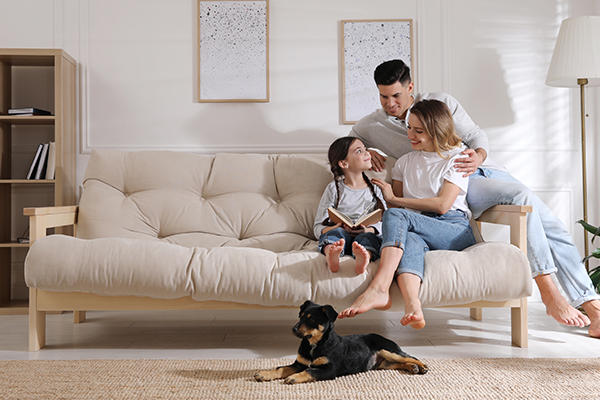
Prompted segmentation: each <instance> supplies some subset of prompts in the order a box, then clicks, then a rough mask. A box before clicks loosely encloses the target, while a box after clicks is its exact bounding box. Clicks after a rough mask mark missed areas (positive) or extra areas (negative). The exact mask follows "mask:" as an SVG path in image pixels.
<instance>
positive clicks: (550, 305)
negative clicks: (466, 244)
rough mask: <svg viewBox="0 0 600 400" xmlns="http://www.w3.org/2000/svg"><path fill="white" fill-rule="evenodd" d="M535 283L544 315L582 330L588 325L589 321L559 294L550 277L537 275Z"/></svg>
mask: <svg viewBox="0 0 600 400" xmlns="http://www.w3.org/2000/svg"><path fill="white" fill-rule="evenodd" d="M535 281H536V283H537V285H538V287H539V288H540V294H541V296H542V302H543V303H544V305H545V306H546V314H548V315H549V316H550V317H552V318H554V319H555V320H557V321H558V322H559V323H561V324H563V325H567V326H578V327H580V328H583V327H584V326H586V325H589V324H590V319H589V318H588V317H586V316H585V315H583V314H582V313H581V312H579V311H577V310H576V309H575V308H573V307H572V306H571V305H570V304H569V302H567V300H566V299H565V298H564V297H563V295H562V294H561V293H560V291H559V290H558V288H557V287H556V285H555V284H554V282H553V281H552V277H551V276H550V275H538V276H536V277H535Z"/></svg>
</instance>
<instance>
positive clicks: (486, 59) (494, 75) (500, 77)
mask: <svg viewBox="0 0 600 400" xmlns="http://www.w3.org/2000/svg"><path fill="white" fill-rule="evenodd" d="M473 60H474V61H475V65H473V66H472V68H471V71H472V74H471V79H470V84H469V85H468V89H467V90H465V93H466V96H467V98H468V99H471V100H469V106H468V108H467V106H466V105H465V109H466V110H467V112H468V113H469V115H470V116H471V118H473V120H474V121H475V123H476V124H478V125H479V126H480V127H481V128H482V129H483V130H485V129H488V128H493V127H505V126H510V125H512V124H514V123H515V111H514V110H513V108H512V104H511V100H510V98H509V96H508V86H507V82H506V81H507V78H506V76H505V73H504V71H503V70H502V68H501V66H500V55H499V54H498V53H497V51H496V50H494V49H477V50H476V51H475V52H474V56H473ZM481 88H485V96H481Z"/></svg>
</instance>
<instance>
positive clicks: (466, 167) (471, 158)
mask: <svg viewBox="0 0 600 400" xmlns="http://www.w3.org/2000/svg"><path fill="white" fill-rule="evenodd" d="M462 153H463V154H465V155H466V156H467V158H457V159H456V161H455V162H454V167H455V168H456V170H457V171H458V172H464V173H465V174H464V175H463V177H464V178H466V177H467V176H469V175H473V173H475V171H477V168H479V166H480V165H481V164H483V162H484V161H485V159H486V158H487V153H486V151H485V150H483V149H475V150H473V149H466V150H465V151H463V152H462Z"/></svg>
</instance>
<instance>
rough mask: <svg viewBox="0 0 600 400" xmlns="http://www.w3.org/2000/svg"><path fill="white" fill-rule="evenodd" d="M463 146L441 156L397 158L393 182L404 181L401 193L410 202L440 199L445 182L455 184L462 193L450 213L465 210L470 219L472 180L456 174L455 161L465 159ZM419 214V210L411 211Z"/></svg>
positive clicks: (424, 154) (415, 154)
mask: <svg viewBox="0 0 600 400" xmlns="http://www.w3.org/2000/svg"><path fill="white" fill-rule="evenodd" d="M464 149H465V148H464V147H461V148H456V149H452V150H449V151H445V152H443V153H442V155H443V156H444V158H442V157H440V156H439V155H438V154H437V153H436V152H428V151H413V152H410V153H408V154H406V155H404V156H402V157H400V158H399V159H398V161H396V164H395V165H394V168H393V169H392V179H393V180H395V181H400V182H402V193H403V196H404V197H405V198H407V199H427V198H430V197H437V196H438V195H439V193H440V190H441V189H442V185H443V184H444V181H448V182H450V183H453V184H455V185H456V186H458V187H459V188H460V193H459V194H458V196H457V197H456V200H454V204H452V207H450V209H451V210H462V211H464V212H465V213H466V214H467V217H468V218H471V210H469V206H468V204H467V189H468V187H469V178H468V177H466V178H464V177H463V175H464V172H457V171H456V168H455V167H454V162H455V160H456V159H457V158H461V157H466V156H465V155H464V154H461V153H462V152H463V151H464ZM412 211H416V212H420V211H418V210H412Z"/></svg>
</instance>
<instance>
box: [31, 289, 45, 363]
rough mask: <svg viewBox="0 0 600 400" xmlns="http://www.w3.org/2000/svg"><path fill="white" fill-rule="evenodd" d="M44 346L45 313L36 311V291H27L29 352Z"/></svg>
mask: <svg viewBox="0 0 600 400" xmlns="http://www.w3.org/2000/svg"><path fill="white" fill-rule="evenodd" d="M45 345H46V312H45V311H38V310H37V289H35V288H30V289H29V351H38V350H39V349H41V348H42V347H44V346H45Z"/></svg>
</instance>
